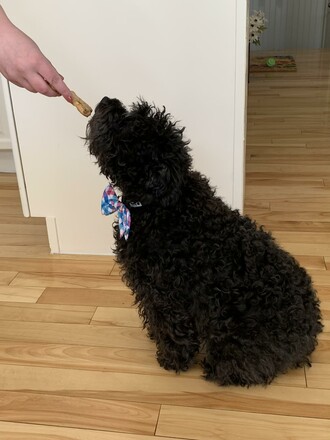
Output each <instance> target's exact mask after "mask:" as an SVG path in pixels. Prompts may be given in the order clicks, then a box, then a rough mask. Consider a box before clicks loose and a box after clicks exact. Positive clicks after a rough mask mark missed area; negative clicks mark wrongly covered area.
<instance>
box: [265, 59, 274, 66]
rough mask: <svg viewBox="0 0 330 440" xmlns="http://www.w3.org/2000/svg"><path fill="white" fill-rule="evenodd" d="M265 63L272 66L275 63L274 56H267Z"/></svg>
mask: <svg viewBox="0 0 330 440" xmlns="http://www.w3.org/2000/svg"><path fill="white" fill-rule="evenodd" d="M266 64H267V66H268V67H274V66H275V64H276V60H275V58H268V60H267V62H266Z"/></svg>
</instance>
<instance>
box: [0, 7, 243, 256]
mask: <svg viewBox="0 0 330 440" xmlns="http://www.w3.org/2000/svg"><path fill="white" fill-rule="evenodd" d="M2 5H3V7H4V8H5V10H6V11H7V13H8V15H9V16H10V18H11V19H12V20H13V21H14V22H15V23H16V25H18V26H19V27H20V28H22V29H24V31H25V32H26V33H27V34H29V35H30V36H31V37H32V38H33V39H34V40H35V41H37V42H38V44H39V46H40V47H41V49H42V50H43V51H44V53H45V54H47V56H48V57H49V58H50V60H51V61H52V62H53V64H54V65H55V66H56V67H57V69H58V70H59V71H60V72H61V73H62V74H63V75H64V76H65V79H66V82H67V84H68V85H69V87H71V88H72V89H73V90H75V91H76V92H77V93H78V94H79V95H80V96H81V97H82V98H83V99H84V100H86V101H87V102H88V103H89V104H90V105H92V106H95V105H96V103H97V102H98V101H99V100H100V99H101V98H102V97H103V96H104V95H108V96H110V97H117V98H119V99H121V100H122V101H123V102H124V103H125V104H130V103H131V102H132V101H134V100H135V99H136V97H138V96H140V95H142V96H143V97H144V98H146V99H147V100H150V101H154V102H155V103H156V104H157V105H159V106H162V105H166V107H167V110H168V111H170V112H171V113H172V114H173V115H174V116H175V118H176V119H179V120H181V121H182V124H183V125H185V126H186V127H187V130H186V135H187V136H188V137H189V138H190V139H191V140H192V142H191V146H192V148H193V155H194V164H195V167H196V168H198V169H199V170H201V171H202V172H203V173H205V174H206V175H208V176H209V177H210V178H211V183H212V184H213V185H215V186H217V188H218V193H219V194H221V195H222V196H223V197H224V198H225V199H226V200H227V201H228V202H229V203H230V204H232V205H233V206H235V207H237V208H242V204H243V181H244V177H243V176H244V129H245V126H244V122H245V84H246V9H247V2H246V0H221V1H219V0H180V1H178V0H166V1H163V0H121V1H116V0H95V1H93V2H91V1H87V0H86V1H82V0H67V1H60V2H59V1H55V0H29V1H28V2H26V1H23V0H3V1H2ZM11 93H12V99H13V106H14V114H15V119H16V126H17V133H18V139H19V144H20V150H21V157H22V161H23V168H24V175H25V179H26V186H27V191H28V200H29V204H30V211H31V214H32V215H33V216H45V217H48V218H49V222H48V223H49V225H50V228H51V247H52V249H53V251H58V252H63V253H71V252H72V253H98V254H103V253H108V252H109V251H110V245H111V243H112V219H109V218H106V217H103V216H101V215H100V207H99V205H100V197H101V194H102V192H103V189H104V187H105V185H106V181H105V179H104V178H103V177H102V176H99V175H98V169H97V167H96V166H95V165H93V163H92V162H93V159H92V158H90V157H89V156H88V153H87V150H86V148H85V147H84V142H83V141H82V140H81V139H80V136H84V134H85V127H86V122H87V120H86V119H85V118H84V117H83V116H81V115H80V114H79V113H78V112H77V111H76V110H75V109H74V108H73V107H71V106H70V105H69V104H67V103H66V102H65V101H64V100H63V99H57V98H56V99H49V98H45V97H43V96H39V95H33V94H30V93H28V92H26V91H24V90H22V89H19V88H17V87H15V86H11ZM52 219H53V220H52ZM55 225H56V228H57V238H56V233H55V232H56V229H55Z"/></svg>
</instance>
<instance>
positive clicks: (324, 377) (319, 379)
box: [306, 362, 330, 390]
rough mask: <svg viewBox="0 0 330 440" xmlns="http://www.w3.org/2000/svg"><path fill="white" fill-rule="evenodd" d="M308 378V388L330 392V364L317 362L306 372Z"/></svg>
mask: <svg viewBox="0 0 330 440" xmlns="http://www.w3.org/2000/svg"><path fill="white" fill-rule="evenodd" d="M306 378H307V386H308V387H310V388H320V389H323V390H325V389H327V390H330V364H329V363H325V364H324V363H320V364H319V363H317V362H315V363H314V364H313V368H311V369H309V370H308V371H307V372H306Z"/></svg>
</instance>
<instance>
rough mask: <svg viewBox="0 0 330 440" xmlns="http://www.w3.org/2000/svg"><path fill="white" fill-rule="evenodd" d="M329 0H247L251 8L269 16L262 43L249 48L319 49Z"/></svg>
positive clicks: (321, 44) (251, 10) (321, 43)
mask: <svg viewBox="0 0 330 440" xmlns="http://www.w3.org/2000/svg"><path fill="white" fill-rule="evenodd" d="M327 4H328V0H250V12H251V13H253V11H254V10H262V11H264V12H265V14H266V18H267V20H268V23H267V25H266V26H267V30H266V31H265V32H264V33H263V35H262V37H261V40H260V41H261V45H260V46H255V45H252V46H251V49H252V50H285V49H318V48H321V47H322V46H323V33H324V23H325V12H326V5H327Z"/></svg>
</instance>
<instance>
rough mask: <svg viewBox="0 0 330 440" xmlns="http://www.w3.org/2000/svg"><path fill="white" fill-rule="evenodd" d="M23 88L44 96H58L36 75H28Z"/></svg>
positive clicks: (55, 91)
mask: <svg viewBox="0 0 330 440" xmlns="http://www.w3.org/2000/svg"><path fill="white" fill-rule="evenodd" d="M24 87H25V88H26V89H27V90H29V91H32V92H35V93H41V94H42V95H44V96H49V97H55V96H60V94H59V93H58V92H57V90H55V89H53V88H52V87H51V86H50V85H49V84H48V83H47V81H45V80H44V78H42V77H41V76H40V75H39V74H38V73H34V74H31V75H29V76H28V77H27V78H26V82H25V85H24Z"/></svg>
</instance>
